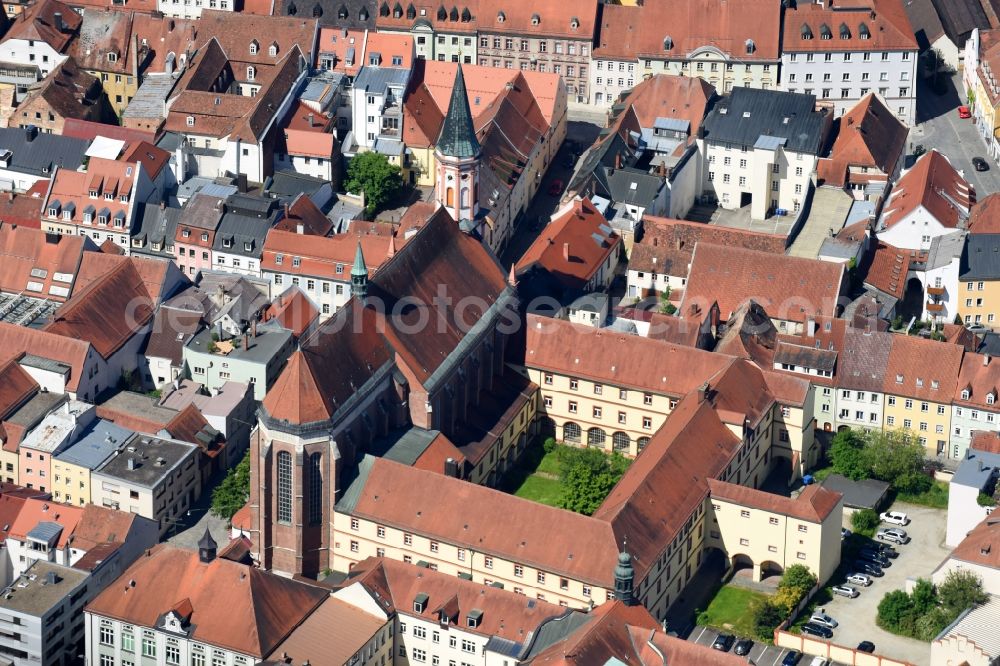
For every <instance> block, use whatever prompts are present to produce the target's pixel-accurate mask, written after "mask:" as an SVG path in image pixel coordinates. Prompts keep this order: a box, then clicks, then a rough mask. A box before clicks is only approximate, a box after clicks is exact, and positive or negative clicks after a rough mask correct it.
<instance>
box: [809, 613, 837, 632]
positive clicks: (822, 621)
mask: <svg viewBox="0 0 1000 666" xmlns="http://www.w3.org/2000/svg"><path fill="white" fill-rule="evenodd" d="M809 621H810V622H812V623H813V624H818V625H821V626H824V627H829V628H830V629H836V628H837V624H839V623H838V622H837V621H836V620H834V619H833V618H832V617H830V616H829V615H827V614H826V613H824V612H823V609H822V608H821V609H819V610H818V611H814V612H813V614H812V615H811V616H810V617H809Z"/></svg>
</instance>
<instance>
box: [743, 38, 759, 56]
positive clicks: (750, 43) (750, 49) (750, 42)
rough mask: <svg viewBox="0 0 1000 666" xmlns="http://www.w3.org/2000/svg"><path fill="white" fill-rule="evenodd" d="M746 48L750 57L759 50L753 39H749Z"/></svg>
mask: <svg viewBox="0 0 1000 666" xmlns="http://www.w3.org/2000/svg"><path fill="white" fill-rule="evenodd" d="M744 46H745V47H746V51H747V55H750V54H752V53H753V52H754V51H756V50H757V45H756V44H754V43H753V40H752V39H748V40H747V41H746V43H745V44H744Z"/></svg>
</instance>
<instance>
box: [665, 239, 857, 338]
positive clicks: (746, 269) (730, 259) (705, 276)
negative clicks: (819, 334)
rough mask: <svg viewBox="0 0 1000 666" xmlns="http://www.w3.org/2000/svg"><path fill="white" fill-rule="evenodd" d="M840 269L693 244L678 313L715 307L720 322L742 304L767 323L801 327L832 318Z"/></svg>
mask: <svg viewBox="0 0 1000 666" xmlns="http://www.w3.org/2000/svg"><path fill="white" fill-rule="evenodd" d="M843 276H844V267H843V266H842V265H840V264H834V263H830V262H826V261H819V260H816V259H803V258H800V257H790V256H786V255H775V254H768V253H766V252H759V251H757V250H748V249H745V248H739V247H724V246H722V245H712V244H709V243H698V246H697V247H696V248H695V251H694V256H693V259H692V262H691V272H690V273H689V275H688V281H687V285H686V287H685V290H684V303H683V307H682V310H683V312H684V313H685V314H687V313H688V311H689V310H690V309H691V308H692V307H697V308H699V309H700V311H702V312H707V311H708V308H709V307H711V305H712V303H718V304H719V311H720V314H721V316H722V318H723V319H728V318H729V316H730V315H731V314H732V313H733V312H735V311H736V310H738V309H739V307H740V306H741V305H743V304H744V303H745V302H746V301H748V300H754V301H756V302H757V303H759V304H760V305H761V306H763V308H764V309H765V310H767V313H768V314H769V315H770V316H771V317H772V318H773V319H778V320H785V321H795V322H805V320H806V319H807V318H809V317H814V316H817V315H823V316H828V317H833V316H835V315H836V314H837V300H838V298H839V297H840V292H841V289H842V286H843Z"/></svg>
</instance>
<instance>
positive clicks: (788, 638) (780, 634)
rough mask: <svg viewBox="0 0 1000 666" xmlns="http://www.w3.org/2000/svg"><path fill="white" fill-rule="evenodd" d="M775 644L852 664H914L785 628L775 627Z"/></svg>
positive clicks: (877, 665) (870, 665) (875, 665)
mask: <svg viewBox="0 0 1000 666" xmlns="http://www.w3.org/2000/svg"><path fill="white" fill-rule="evenodd" d="M774 644H775V645H777V646H779V647H783V648H786V649H788V650H798V651H799V652H804V653H805V654H809V655H814V656H817V657H825V658H827V659H829V660H831V661H836V662H838V663H841V664H849V665H850V666H914V665H913V664H910V663H909V662H905V661H898V660H896V659H889V658H888V657H880V656H879V655H877V654H866V653H864V652H858V651H857V650H855V649H854V648H849V647H844V646H843V645H836V644H834V643H831V642H829V641H824V640H822V639H820V638H813V637H811V636H803V635H801V634H793V633H790V632H788V631H785V630H783V629H775V631H774Z"/></svg>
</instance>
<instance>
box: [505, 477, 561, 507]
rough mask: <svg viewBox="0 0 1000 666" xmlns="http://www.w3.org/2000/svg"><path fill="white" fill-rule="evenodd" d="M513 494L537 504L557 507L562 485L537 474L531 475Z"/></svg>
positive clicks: (557, 481)
mask: <svg viewBox="0 0 1000 666" xmlns="http://www.w3.org/2000/svg"><path fill="white" fill-rule="evenodd" d="M514 494H515V495H517V496H518V497H523V498H524V499H530V500H533V501H535V502H538V503H539V504H548V505H549V506H555V507H557V506H559V498H561V497H562V485H561V484H560V483H559V480H558V479H547V478H545V477H543V476H539V475H537V474H531V475H530V476H528V478H526V479H525V480H524V482H523V483H521V485H520V486H518V487H517V489H516V490H514Z"/></svg>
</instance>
